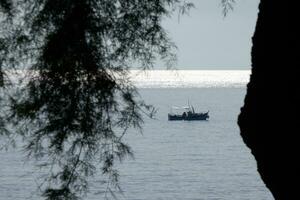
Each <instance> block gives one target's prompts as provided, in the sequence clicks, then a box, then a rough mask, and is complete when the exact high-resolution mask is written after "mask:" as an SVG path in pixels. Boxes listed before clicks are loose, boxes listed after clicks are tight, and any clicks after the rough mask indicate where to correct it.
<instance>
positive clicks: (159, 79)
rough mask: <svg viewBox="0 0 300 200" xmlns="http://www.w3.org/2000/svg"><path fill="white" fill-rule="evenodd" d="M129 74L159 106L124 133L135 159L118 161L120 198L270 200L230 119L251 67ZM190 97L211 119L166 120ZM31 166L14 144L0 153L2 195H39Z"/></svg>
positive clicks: (94, 192)
mask: <svg viewBox="0 0 300 200" xmlns="http://www.w3.org/2000/svg"><path fill="white" fill-rule="evenodd" d="M136 73H137V72H136V71H134V72H133V74H136ZM138 74H139V73H138ZM133 80H134V82H135V83H136V84H137V85H138V86H139V87H140V89H139V91H140V94H141V96H142V97H143V98H144V99H145V100H146V102H147V103H150V104H153V105H155V106H156V108H157V109H158V113H157V115H156V119H155V120H152V119H147V118H145V125H144V131H143V134H139V133H135V132H130V133H129V134H128V135H127V136H126V137H125V140H126V141H127V142H128V143H129V144H130V145H131V147H132V148H133V150H134V152H135V159H131V160H126V161H125V162H124V163H122V164H120V165H119V166H118V168H119V169H120V174H121V187H122V189H123V191H124V192H123V194H122V195H121V194H117V195H118V198H119V199H124V200H271V199H273V198H272V195H271V194H270V192H269V191H268V190H267V189H266V187H265V185H264V184H263V182H262V181H261V179H260V177H259V175H258V173H257V171H256V163H255V160H254V158H253V156H252V155H251V153H250V151H249V149H248V148H247V147H246V146H245V145H244V143H243V141H242V139H241V137H240V136H239V129H238V126H237V123H236V120H237V116H238V113H239V110H240V107H241V106H242V104H243V99H244V96H245V92H246V88H245V85H246V83H247V82H248V80H249V71H177V72H176V74H174V73H173V72H166V71H153V72H149V73H148V74H139V75H138V76H136V75H133ZM188 100H189V101H190V103H192V104H193V105H194V107H195V109H196V110H197V111H207V110H209V111H210V120H209V121H194V122H184V121H178V122H169V121H168V120H167V114H168V112H169V111H170V107H171V106H183V105H186V104H187V101H188ZM31 172H34V170H33V168H32V167H31V165H30V164H24V158H23V156H22V154H21V153H20V151H19V150H10V151H9V152H0V183H1V184H0V200H18V199H20V200H21V199H26V198H27V199H40V198H39V197H36V196H32V195H31V194H32V193H34V192H35V189H36V187H37V183H36V182H35V177H36V175H33V174H30V173H31ZM100 179H101V178H97V177H96V178H95V179H92V180H91V190H90V192H89V195H88V196H87V197H86V199H88V200H96V199H103V193H101V188H102V186H101V182H100V181H99V180H100ZM99 191H100V192H99Z"/></svg>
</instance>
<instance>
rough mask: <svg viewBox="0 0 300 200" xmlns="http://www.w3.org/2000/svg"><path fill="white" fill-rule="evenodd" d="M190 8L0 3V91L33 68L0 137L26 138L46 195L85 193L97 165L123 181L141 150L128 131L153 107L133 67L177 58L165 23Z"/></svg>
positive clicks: (127, 1)
mask: <svg viewBox="0 0 300 200" xmlns="http://www.w3.org/2000/svg"><path fill="white" fill-rule="evenodd" d="M226 2H227V1H222V3H223V5H224V9H225V8H228V7H226V6H225V3H226ZM191 7H193V4H191V3H187V2H185V1H181V0H147V1H144V0H23V1H17V0H15V1H13V0H0V15H1V18H2V20H1V32H0V87H1V89H2V90H3V89H4V87H6V86H8V87H9V88H10V89H11V88H12V87H14V86H15V85H14V84H15V83H16V82H14V83H13V84H10V85H12V86H9V84H7V82H9V80H10V78H11V75H10V74H11V71H10V70H20V69H25V70H23V71H21V72H22V74H25V78H24V79H23V81H22V82H21V84H20V85H19V87H20V88H21V89H20V90H19V89H14V91H15V92H14V93H13V95H8V96H6V97H3V95H1V97H0V98H5V99H6V100H9V106H5V109H4V110H5V111H7V112H5V114H4V115H3V114H2V113H1V116H0V131H1V133H0V135H10V136H11V135H15V136H18V137H22V138H23V140H24V141H25V143H26V147H25V149H26V151H27V153H28V156H29V157H30V158H34V159H37V160H41V161H42V162H43V163H42V165H41V166H42V167H44V168H49V169H51V170H50V173H49V174H48V176H47V179H46V182H47V184H46V185H45V186H44V187H42V188H41V189H42V195H43V196H44V197H45V198H46V199H49V200H53V199H57V200H59V199H65V200H67V199H70V200H71V199H72V200H73V199H78V198H80V197H82V196H84V194H85V193H86V192H87V190H88V181H87V179H88V178H89V177H91V176H93V175H94V174H95V173H96V171H97V168H98V167H99V166H100V169H101V171H102V173H103V175H104V176H106V177H107V178H108V180H109V181H108V183H109V184H110V186H112V187H116V188H118V179H119V175H118V171H117V170H116V169H115V167H114V166H115V165H114V164H115V162H116V160H120V161H122V160H123V159H124V158H125V157H126V156H132V155H133V154H132V150H131V148H130V147H129V146H128V145H127V144H126V143H124V142H123V140H122V138H123V136H124V135H125V134H126V132H127V131H128V130H129V129H130V128H137V129H141V124H142V123H143V114H146V115H148V116H149V117H152V115H153V114H154V112H155V109H154V108H153V107H152V106H149V105H146V104H145V102H143V101H142V100H141V99H140V98H139V96H138V92H137V90H136V88H135V87H134V85H133V84H132V83H131V82H130V80H129V73H128V72H129V71H128V70H129V68H130V65H131V64H132V63H134V62H135V63H139V64H140V65H141V66H142V68H143V69H147V68H151V67H152V66H153V63H154V61H155V59H156V58H157V57H160V58H161V59H162V60H165V61H166V63H167V64H168V63H169V62H171V61H173V60H174V59H175V56H174V53H173V49H174V48H175V45H174V44H173V43H172V42H171V41H170V39H169V38H168V35H167V33H166V32H165V30H164V29H163V27H162V26H161V21H162V19H163V18H164V17H168V16H170V15H171V13H172V12H174V11H175V10H179V13H185V12H186V11H187V10H188V9H189V8H191ZM225 11H226V12H227V10H225ZM7 71H8V74H5V73H7ZM3 94H4V93H3ZM0 100H1V99H0ZM11 125H13V126H14V127H15V128H16V129H17V131H16V130H13V131H12V130H11V131H10V132H9V131H8V129H7V127H8V126H11Z"/></svg>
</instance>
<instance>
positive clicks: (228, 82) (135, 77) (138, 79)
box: [130, 70, 250, 88]
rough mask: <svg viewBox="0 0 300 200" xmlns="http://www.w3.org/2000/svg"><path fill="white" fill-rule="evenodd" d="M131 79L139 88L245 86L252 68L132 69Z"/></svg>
mask: <svg viewBox="0 0 300 200" xmlns="http://www.w3.org/2000/svg"><path fill="white" fill-rule="evenodd" d="M130 76H131V80H132V81H133V82H134V84H135V85H136V86H137V87H139V88H178V87H180V88H216V87H221V88H224V87H234V88H235V87H244V86H246V84H247V83H248V82H249V77H250V70H148V71H140V70H132V71H131V73H130Z"/></svg>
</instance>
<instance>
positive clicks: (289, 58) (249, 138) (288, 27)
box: [238, 0, 300, 200]
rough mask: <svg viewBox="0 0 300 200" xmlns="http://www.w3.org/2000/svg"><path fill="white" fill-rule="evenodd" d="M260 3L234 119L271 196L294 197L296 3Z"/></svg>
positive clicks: (298, 86) (299, 86)
mask: <svg viewBox="0 0 300 200" xmlns="http://www.w3.org/2000/svg"><path fill="white" fill-rule="evenodd" d="M259 9H260V12H259V16H258V21H257V26H256V30H255V33H254V36H253V48H252V75H251V78H250V83H249V84H248V89H247V95H246V98H245V104H244V107H243V108H242V109H241V114H240V116H239V120H238V123H239V126H240V130H241V136H242V137H243V139H244V142H245V143H246V144H247V146H248V147H249V148H250V149H251V151H252V154H253V155H254V157H255V159H256V161H257V168H258V171H259V173H260V175H261V177H262V179H263V181H264V182H265V184H266V186H267V187H268V188H269V189H270V191H271V192H272V194H273V196H274V197H275V199H277V200H291V199H298V198H299V197H298V198H297V196H299V195H298V194H296V192H297V185H298V183H297V182H298V181H299V179H298V176H299V171H298V169H299V164H297V161H298V160H299V154H298V150H299V147H300V140H298V139H297V136H298V135H299V134H300V131H299V130H300V117H299V116H300V110H299V105H300V98H299V96H300V95H299V93H300V73H299V72H298V71H299V70H300V68H299V67H300V66H299V60H298V58H299V57H298V53H299V37H300V34H299V31H298V30H297V28H298V27H297V26H299V23H297V21H298V19H297V17H298V16H297V15H299V14H297V13H299V12H298V11H297V9H298V7H297V5H296V0H291V1H282V0H261V2H260V7H259Z"/></svg>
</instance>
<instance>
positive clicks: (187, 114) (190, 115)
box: [168, 106, 209, 121]
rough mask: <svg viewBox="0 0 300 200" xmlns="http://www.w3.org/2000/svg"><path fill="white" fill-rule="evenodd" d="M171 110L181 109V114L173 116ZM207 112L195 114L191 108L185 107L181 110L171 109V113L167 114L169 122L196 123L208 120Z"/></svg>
mask: <svg viewBox="0 0 300 200" xmlns="http://www.w3.org/2000/svg"><path fill="white" fill-rule="evenodd" d="M173 109H176V110H180V109H183V110H184V111H183V113H182V114H174V113H173ZM208 113H209V111H207V112H205V113H196V112H195V110H194V107H193V106H186V107H182V108H178V107H173V108H172V111H171V113H169V114H168V120H169V121H179V120H186V121H196V120H208V119H209V115H208Z"/></svg>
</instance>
